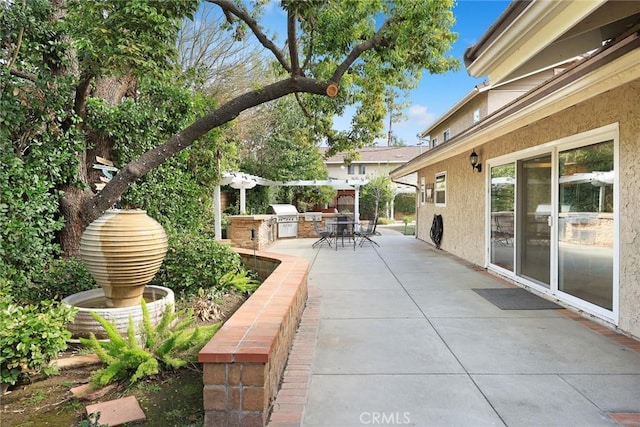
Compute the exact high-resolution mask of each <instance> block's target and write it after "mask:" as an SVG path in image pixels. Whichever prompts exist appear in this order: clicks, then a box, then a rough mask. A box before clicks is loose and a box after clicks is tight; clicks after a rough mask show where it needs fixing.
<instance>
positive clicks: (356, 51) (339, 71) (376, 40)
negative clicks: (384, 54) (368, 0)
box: [331, 17, 395, 83]
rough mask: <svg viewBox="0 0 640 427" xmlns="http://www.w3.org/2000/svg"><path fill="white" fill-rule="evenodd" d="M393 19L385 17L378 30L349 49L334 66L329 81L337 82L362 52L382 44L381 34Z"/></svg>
mask: <svg viewBox="0 0 640 427" xmlns="http://www.w3.org/2000/svg"><path fill="white" fill-rule="evenodd" d="M394 20H395V19H394V18H393V17H392V18H389V19H387V20H386V21H385V22H384V24H382V26H381V27H380V28H379V29H378V31H376V33H375V34H374V35H373V37H371V38H370V39H369V40H366V41H365V42H363V43H360V44H359V45H357V46H355V47H354V48H353V49H352V50H351V52H350V53H349V55H348V56H347V57H346V58H345V59H344V61H342V63H341V64H340V65H339V66H338V68H336V71H335V72H334V73H333V76H332V77H331V81H333V82H336V83H337V82H339V81H340V79H341V78H342V76H343V75H344V73H346V72H347V70H348V69H349V68H350V67H351V66H352V65H353V63H354V62H355V61H356V60H357V59H358V58H359V57H360V56H361V55H362V54H363V53H364V52H366V51H368V50H371V49H374V48H376V47H378V46H384V45H385V40H384V37H383V36H382V34H383V32H384V31H385V30H386V29H387V28H388V27H389V26H390V25H391V24H392V23H393V21H394Z"/></svg>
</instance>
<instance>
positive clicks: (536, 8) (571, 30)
mask: <svg viewBox="0 0 640 427" xmlns="http://www.w3.org/2000/svg"><path fill="white" fill-rule="evenodd" d="M638 13H640V2H637V1H607V0H579V1H548V0H521V1H513V2H512V3H511V4H510V5H509V7H508V8H507V9H506V10H505V12H504V13H503V14H502V15H501V16H500V17H499V18H498V20H497V21H496V22H495V23H494V24H493V25H492V26H491V27H490V28H489V30H488V31H487V32H486V33H485V34H484V35H483V37H482V38H481V39H480V41H478V43H476V44H475V45H474V46H471V47H470V48H469V49H467V51H466V52H465V58H464V59H465V64H466V67H467V71H468V72H469V74H470V75H472V76H474V77H480V76H488V77H489V81H490V82H491V84H497V83H500V82H503V81H505V80H509V79H513V78H517V77H518V76H520V75H523V74H526V73H529V72H531V71H533V70H536V69H541V68H544V67H545V66H548V65H551V64H553V63H558V62H561V61H563V60H566V59H569V58H572V57H575V56H577V55H581V54H583V53H585V52H588V51H590V50H594V49H597V48H599V47H600V46H601V45H602V42H603V41H604V40H607V39H608V38H611V37H613V36H615V35H617V34H620V33H621V32H623V29H624V28H623V27H624V26H625V25H630V23H631V22H630V21H628V20H625V18H630V17H632V16H633V15H636V14H638ZM630 19H631V18H630Z"/></svg>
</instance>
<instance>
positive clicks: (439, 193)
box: [435, 172, 447, 206]
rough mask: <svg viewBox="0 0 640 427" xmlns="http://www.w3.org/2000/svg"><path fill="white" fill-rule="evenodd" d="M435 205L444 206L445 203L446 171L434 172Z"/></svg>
mask: <svg viewBox="0 0 640 427" xmlns="http://www.w3.org/2000/svg"><path fill="white" fill-rule="evenodd" d="M435 196H436V197H435V198H436V200H435V202H436V206H445V205H446V203H447V173H446V172H441V173H439V174H436V185H435Z"/></svg>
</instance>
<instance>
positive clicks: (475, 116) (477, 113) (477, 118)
mask: <svg viewBox="0 0 640 427" xmlns="http://www.w3.org/2000/svg"><path fill="white" fill-rule="evenodd" d="M479 121H480V109H479V108H477V109H475V110H473V123H478V122H479Z"/></svg>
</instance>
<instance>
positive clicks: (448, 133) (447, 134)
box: [442, 129, 451, 141]
mask: <svg viewBox="0 0 640 427" xmlns="http://www.w3.org/2000/svg"><path fill="white" fill-rule="evenodd" d="M449 138H451V129H447V130H445V131H444V135H442V140H443V141H448V140H449Z"/></svg>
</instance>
